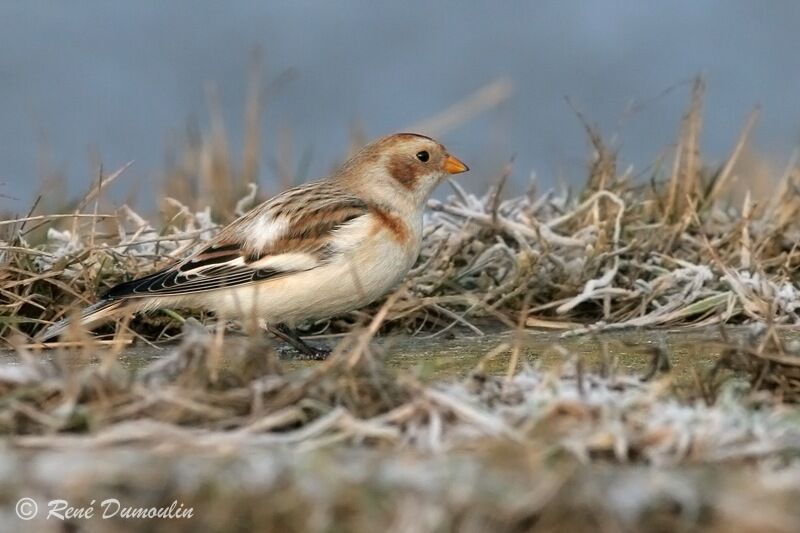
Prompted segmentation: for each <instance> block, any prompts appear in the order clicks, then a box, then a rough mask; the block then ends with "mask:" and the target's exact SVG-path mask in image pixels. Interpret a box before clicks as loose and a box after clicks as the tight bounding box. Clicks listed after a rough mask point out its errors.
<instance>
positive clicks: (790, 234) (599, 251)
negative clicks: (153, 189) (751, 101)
mask: <svg viewBox="0 0 800 533" xmlns="http://www.w3.org/2000/svg"><path fill="white" fill-rule="evenodd" d="M702 95H703V83H702V81H700V80H698V82H697V83H696V85H695V89H694V93H693V99H692V103H691V105H690V107H689V110H688V111H687V114H686V116H685V117H684V119H683V124H682V126H681V134H680V137H679V140H678V143H677V147H676V150H675V155H674V159H673V164H672V166H671V170H670V172H669V173H668V174H667V175H666V176H663V178H664V179H663V180H661V179H660V178H662V176H661V175H660V174H658V173H655V174H654V175H653V176H652V178H651V181H650V182H649V183H646V184H643V183H641V182H640V181H641V180H634V179H633V177H632V175H631V172H630V171H627V172H624V173H622V174H620V173H619V172H618V171H617V162H616V154H615V153H614V152H613V151H612V150H611V149H610V148H608V146H607V145H606V144H605V143H604V142H603V140H602V138H601V137H600V135H599V134H598V133H597V132H596V131H595V130H594V129H593V128H591V127H589V126H587V133H588V136H589V140H590V141H591V144H592V146H593V150H594V153H593V156H592V160H591V163H590V165H589V175H588V178H587V180H586V185H585V187H584V188H583V189H582V190H581V192H580V194H578V195H571V194H569V193H568V192H563V193H557V192H555V191H553V190H549V191H545V192H544V193H542V194H537V193H536V192H535V191H534V188H533V187H532V188H531V190H530V191H529V193H528V194H525V195H522V196H518V197H515V198H510V199H502V197H501V195H502V184H503V183H504V182H505V180H506V179H507V178H508V176H509V174H510V173H511V172H512V169H511V168H510V167H509V168H507V169H504V170H503V172H502V174H501V178H500V180H499V185H498V186H496V187H493V188H491V189H490V190H489V192H488V193H486V194H485V195H484V196H481V197H478V196H475V195H473V194H470V193H467V192H466V191H464V190H462V189H461V188H460V187H459V186H458V185H457V183H455V182H453V183H452V187H453V191H454V192H453V194H452V195H451V196H450V197H449V198H448V199H447V200H445V201H436V200H434V201H431V203H430V208H431V209H430V213H429V215H428V216H427V219H426V225H425V228H426V229H425V241H424V247H423V251H422V254H421V257H420V260H419V263H418V265H417V267H416V268H415V269H414V270H413V271H412V272H411V273H410V274H409V276H408V279H407V283H406V286H407V287H408V289H409V290H408V291H407V293H405V295H404V296H402V297H401V298H399V299H398V301H397V302H396V304H395V305H394V306H393V307H392V309H391V310H390V311H389V314H388V317H387V320H386V322H385V324H384V326H383V327H384V329H394V330H403V331H406V332H411V333H414V332H421V331H427V332H442V331H445V330H447V329H449V328H451V327H454V326H462V327H468V328H470V329H472V330H473V331H474V332H479V326H480V324H481V323H485V322H486V321H487V320H488V321H495V322H499V323H505V324H507V325H515V324H516V323H517V321H518V317H519V314H520V312H521V311H522V310H523V302H527V304H528V305H527V307H526V309H525V323H526V325H527V326H529V327H551V328H564V329H568V330H570V332H571V333H580V332H585V331H597V330H603V329H609V328H622V327H644V326H666V325H670V326H675V325H708V324H713V323H720V322H722V323H724V322H729V321H747V320H754V321H766V320H771V321H773V322H775V323H781V324H786V323H790V324H794V323H796V322H797V321H798V315H797V312H796V309H797V306H798V305H799V304H798V302H800V295H798V293H797V288H796V284H795V282H796V281H797V274H796V271H797V267H798V265H799V264H800V252H798V250H797V247H796V243H797V240H798V238H797V237H798V231H799V230H800V227H798V225H797V220H798V219H800V217H798V211H800V197H798V195H797V192H796V191H797V187H798V180H800V172H798V169H797V168H796V167H795V165H794V162H792V163H791V164H790V165H789V166H788V167H787V169H786V170H785V172H784V173H783V175H782V176H779V177H776V178H775V179H774V180H773V181H774V183H776V185H775V187H776V189H775V190H774V191H771V192H769V193H768V195H763V193H762V196H763V198H765V200H764V201H762V202H761V203H756V201H755V200H754V199H753V195H751V194H750V192H749V190H748V192H747V193H746V194H745V195H744V198H743V201H742V205H741V207H739V206H738V205H733V204H731V202H730V201H729V199H730V198H731V196H732V191H733V188H735V187H736V186H737V185H736V184H737V183H751V184H753V183H755V182H757V181H760V182H764V181H765V179H764V177H763V176H756V177H750V176H737V174H736V172H737V170H736V169H737V165H738V161H739V159H740V157H741V156H742V153H743V151H744V148H745V146H746V139H747V136H748V135H749V133H750V131H751V129H752V127H753V124H754V122H755V115H754V116H752V117H751V118H750V119H749V120H748V121H747V123H746V125H745V127H744V130H743V131H742V134H741V137H740V139H739V141H738V142H737V143H736V145H735V146H734V148H733V150H732V152H731V155H730V157H729V159H728V160H727V161H725V162H724V163H722V164H721V165H719V166H718V167H713V168H712V167H709V166H708V165H705V164H703V161H702V159H701V155H700V148H699V132H700V130H701V123H702V119H701V112H702ZM250 107H252V108H256V109H257V108H258V105H257V104H251V106H250ZM212 124H213V125H214V127H213V128H212V132H211V134H210V136H209V138H208V139H205V138H203V137H202V136H200V135H199V134H198V136H197V138H196V139H195V140H194V141H193V143H190V144H189V146H188V148H187V149H186V151H185V153H184V158H183V162H182V163H180V164H176V165H175V167H174V168H173V169H172V170H171V171H170V173H169V176H168V179H167V180H166V183H169V192H170V194H171V196H166V197H165V199H164V201H163V205H162V214H163V217H162V220H161V222H159V223H158V224H153V223H150V222H148V221H147V220H146V219H145V218H144V217H142V216H140V215H138V214H137V213H136V212H135V211H134V210H133V209H132V208H130V207H128V206H123V207H122V208H120V209H118V210H117V211H116V212H109V213H105V212H103V209H101V208H100V207H99V206H100V205H102V203H101V202H100V201H99V200H100V196H101V193H102V190H103V189H104V188H105V187H106V186H107V185H108V184H109V183H111V182H113V181H114V180H115V179H116V178H117V177H119V176H120V175H121V173H123V172H124V170H125V169H124V168H123V169H120V170H119V171H117V172H115V173H113V174H111V175H110V176H103V177H102V178H101V179H99V180H98V183H97V184H96V185H95V186H94V187H93V188H92V190H90V191H89V192H88V193H87V195H86V196H85V197H84V198H83V199H82V200H81V201H80V202H78V203H77V205H76V206H75V207H74V209H73V210H72V211H71V212H70V213H65V214H59V215H33V216H28V217H20V218H17V219H14V220H6V221H3V222H2V226H0V230H2V231H3V233H4V234H5V238H4V240H3V242H2V243H0V246H2V248H1V249H0V255H2V265H1V266H0V281H2V286H0V309H2V315H1V316H0V338H3V339H8V338H9V337H10V336H11V335H12V334H14V333H23V334H31V333H33V332H34V331H36V330H38V329H39V328H41V327H42V326H43V325H44V324H47V323H49V322H51V321H53V320H55V319H57V318H59V317H61V316H63V315H64V314H65V313H68V312H70V310H72V309H75V308H76V307H80V306H83V305H85V304H87V303H89V302H92V301H93V300H94V299H95V298H96V297H97V295H98V293H100V292H102V291H103V290H104V289H105V288H107V287H109V286H112V285H114V284H115V283H118V282H120V281H123V280H127V279H130V278H132V277H135V276H140V275H143V274H146V273H148V272H151V271H153V270H154V269H156V268H159V267H161V266H163V265H164V264H166V263H168V262H170V261H172V260H174V258H176V257H180V256H182V255H183V254H185V253H187V252H189V251H190V250H191V249H192V248H193V247H195V246H197V245H198V244H199V243H202V242H203V241H206V240H208V239H209V238H210V237H211V236H212V235H213V234H214V233H215V232H216V231H217V230H218V228H219V224H221V223H224V222H227V221H229V220H230V219H231V218H232V217H234V216H236V215H237V214H240V213H242V212H243V211H245V210H247V209H248V208H250V207H251V206H252V205H253V204H254V203H255V202H256V201H257V200H258V199H259V198H260V197H259V195H258V194H257V191H256V188H255V185H248V183H249V182H250V180H251V179H252V176H253V175H254V172H255V167H254V165H255V163H254V160H257V158H256V157H255V156H254V155H253V153H252V152H253V150H254V148H253V143H248V147H249V148H248V150H246V152H245V156H244V161H243V162H242V163H241V164H240V165H236V164H234V162H233V161H232V157H231V155H230V152H229V150H228V148H227V146H226V144H225V140H224V139H225V134H224V128H223V126H222V125H221V120H220V119H217V120H214V121H212ZM249 124H250V126H249V127H250V128H251V129H253V128H254V126H253V125H252V121H251V122H250V123H249ZM251 135H256V136H257V133H252V132H251ZM190 176H199V179H198V181H197V182H193V181H192V180H190V179H189V177H190ZM737 178H738V180H737ZM285 179H286V181H289V182H291V181H292V180H293V179H294V178H293V177H292V176H291V175H290V173H287V174H286V176H285ZM766 181H769V179H767V180H766ZM760 187H762V188H763V187H765V186H764V184H763V183H761V184H760ZM200 206H203V207H202V208H201V207H200ZM32 211H34V210H32ZM45 229H46V235H42V232H44V231H45ZM36 242H38V244H35V243H36ZM380 305H381V302H378V303H376V304H375V305H374V306H373V307H372V308H370V309H366V310H361V311H356V312H353V313H351V314H349V315H346V316H340V317H334V318H332V319H331V320H330V321H329V322H325V323H320V324H314V325H311V326H310V327H311V330H312V331H314V332H324V331H336V332H342V331H349V330H350V329H351V328H352V327H353V325H354V324H358V323H360V322H362V321H363V319H364V317H368V316H370V315H371V314H372V313H373V312H374V310H375V309H377V308H378V307H379V306H380ZM175 316H176V315H175V314H174V313H168V314H164V313H159V314H157V315H154V316H151V317H149V318H145V319H139V320H135V321H134V322H132V325H133V327H134V329H135V330H136V331H137V332H139V333H140V334H142V335H144V336H145V337H147V338H158V337H159V335H160V334H161V333H162V332H163V331H164V328H165V327H167V326H169V325H170V324H172V325H173V326H174V325H176V322H175V321H174V320H172V318H175ZM170 317H172V318H170ZM173 331H174V330H173Z"/></svg>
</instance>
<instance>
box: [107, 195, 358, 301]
mask: <svg viewBox="0 0 800 533" xmlns="http://www.w3.org/2000/svg"><path fill="white" fill-rule="evenodd" d="M369 212H370V210H369V207H368V205H367V204H366V203H365V202H364V201H362V200H360V199H358V198H356V197H354V196H352V195H349V194H346V193H344V192H342V191H341V190H339V189H336V188H331V187H330V186H325V185H322V184H321V183H317V184H313V185H311V186H305V187H299V188H296V189H291V190H289V191H286V192H285V193H283V194H281V195H279V196H276V197H275V198H273V199H272V200H269V201H268V202H266V203H264V204H262V205H261V206H259V207H257V208H256V209H254V210H253V211H251V212H250V213H248V214H246V215H244V216H243V217H241V218H240V219H238V220H236V221H235V222H233V223H231V224H230V225H229V226H228V227H226V228H225V229H223V230H222V231H221V232H220V233H219V235H217V237H216V238H215V239H214V240H213V241H212V242H211V243H209V245H208V246H206V247H205V248H203V249H201V250H200V251H198V252H197V253H195V254H193V255H191V256H190V257H189V258H187V259H185V260H184V261H181V262H180V263H177V264H175V265H173V266H171V267H168V268H165V269H164V270H161V271H159V272H156V273H155V274H151V275H149V276H146V277H144V278H139V279H136V280H133V281H128V282H125V283H121V284H119V285H117V286H115V287H113V288H111V289H110V290H109V291H108V292H106V293H105V294H104V295H103V298H104V299H107V300H116V299H120V298H137V297H147V296H173V295H174V296H179V295H185V294H190V293H196V292H204V291H210V290H215V289H222V288H226V287H235V286H241V285H247V284H250V283H256V282H259V281H264V280H268V279H274V278H278V277H283V276H287V275H290V274H292V273H296V272H301V271H307V270H312V269H315V268H318V267H320V266H322V265H324V264H327V263H328V262H330V261H331V260H332V259H334V258H335V257H336V256H337V255H338V254H341V253H343V249H342V246H340V242H339V241H341V239H337V237H339V235H340V231H341V230H342V229H344V228H345V227H346V226H348V225H352V224H354V223H356V219H360V218H361V217H365V216H368V215H369Z"/></svg>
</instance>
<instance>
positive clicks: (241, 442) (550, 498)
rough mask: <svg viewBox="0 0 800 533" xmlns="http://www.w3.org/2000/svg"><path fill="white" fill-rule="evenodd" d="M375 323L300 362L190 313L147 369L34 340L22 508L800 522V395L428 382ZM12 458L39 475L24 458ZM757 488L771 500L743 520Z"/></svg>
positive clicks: (0, 425) (0, 371) (768, 353)
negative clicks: (222, 336) (311, 362)
mask: <svg viewBox="0 0 800 533" xmlns="http://www.w3.org/2000/svg"><path fill="white" fill-rule="evenodd" d="M768 335H769V334H768V333H767V334H766V335H765V332H764V331H754V332H753V335H752V336H751V337H749V338H748V339H746V340H745V341H744V344H743V345H742V346H738V347H733V346H732V347H731V350H732V351H736V352H737V353H741V354H746V353H752V354H756V353H759V352H760V355H759V357H763V358H776V357H778V354H776V353H773V351H772V350H773V349H774V348H775V345H773V344H770V343H769V342H765V341H764V340H765V339H766V338H767V337H768ZM368 336H369V335H368V334H367V337H368ZM364 338H365V336H364V333H361V332H357V333H354V334H352V335H350V336H348V337H347V338H346V339H345V340H344V341H343V342H342V343H341V344H340V347H342V348H341V349H340V350H339V351H338V353H336V354H335V355H334V356H332V357H331V358H330V359H329V360H328V361H326V362H323V363H319V364H316V365H315V366H313V367H307V368H304V369H301V370H298V371H294V372H286V371H285V370H283V369H282V367H281V365H280V364H279V363H278V361H277V359H276V357H275V354H274V352H273V351H272V350H271V348H270V347H269V346H268V345H265V344H262V343H261V342H260V341H259V340H258V339H256V338H245V339H240V341H241V342H228V343H226V344H225V345H224V346H223V345H221V344H220V343H219V342H218V338H217V337H216V336H215V335H212V334H210V333H208V332H206V331H205V330H204V329H203V328H202V327H200V325H199V324H197V323H195V322H194V321H191V322H190V323H189V324H187V333H186V335H184V339H183V343H182V345H181V346H179V347H177V348H175V349H174V350H173V352H172V353H171V354H170V355H168V356H166V357H163V358H160V359H158V360H156V361H155V362H153V363H151V364H150V365H149V366H147V367H145V368H143V369H142V370H140V371H138V372H135V373H132V372H130V371H128V370H126V369H125V368H124V367H122V366H121V365H120V364H119V362H118V360H117V358H116V356H115V354H113V353H109V352H105V351H100V353H103V354H105V355H103V356H101V359H100V360H99V361H98V360H94V364H91V365H87V364H86V363H87V362H89V361H88V358H94V357H95V353H96V351H95V350H92V349H91V348H88V347H84V348H85V349H84V350H81V351H72V352H69V353H67V352H65V353H60V354H57V356H56V357H54V358H52V359H49V358H41V357H39V356H37V354H35V353H31V352H28V351H27V350H26V349H20V350H19V355H20V357H21V360H22V364H21V365H6V366H0V433H2V434H5V435H8V436H13V438H12V439H10V440H7V441H6V449H5V451H4V452H3V454H0V459H2V460H0V468H2V469H3V471H4V472H5V475H4V477H3V479H4V481H3V482H2V483H0V487H2V488H3V489H4V493H5V494H8V495H9V496H8V497H7V502H8V503H7V504H13V503H14V501H15V499H16V498H18V497H20V496H23V495H24V496H28V497H30V496H34V497H37V498H38V499H39V500H40V501H46V500H47V499H49V498H52V497H53V496H48V495H56V496H58V497H62V498H67V499H69V500H70V501H71V502H73V504H75V505H87V504H88V502H89V501H90V500H91V499H97V498H110V497H116V498H119V499H120V500H121V501H123V502H124V503H125V504H127V505H133V506H146V507H147V506H165V505H169V503H170V502H172V500H177V501H179V502H183V503H184V505H185V506H191V507H193V508H194V510H195V516H196V517H197V520H202V523H204V524H208V525H207V527H208V528H210V529H209V530H213V531H228V530H230V529H229V528H230V527H232V526H231V524H236V526H235V527H238V528H241V529H242V530H248V529H252V528H258V529H264V528H267V529H269V528H273V529H281V530H304V531H332V530H337V529H342V528H343V529H347V530H353V531H374V530H375V529H376V528H386V527H392V528H398V529H406V528H413V530H414V531H441V530H463V531H481V530H485V529H486V528H491V529H497V528H503V529H506V530H519V531H550V530H553V529H554V528H561V529H563V528H565V527H569V529H570V530H574V531H590V530H591V531H594V530H596V528H597V524H598V521H601V522H602V523H604V524H605V526H604V527H605V529H606V530H608V531H617V530H645V529H647V530H650V529H651V528H654V527H655V528H661V530H664V531H669V530H675V529H676V528H678V529H680V530H685V531H757V530H758V531H763V530H767V531H793V530H796V527H797V526H798V524H800V515H798V513H797V510H796V506H794V505H792V504H791V502H793V501H795V499H796V497H797V496H798V495H800V484H798V482H797V480H798V477H797V475H796V474H797V461H796V458H797V456H798V452H800V430H798V427H797V425H796V420H797V410H796V409H789V408H787V407H786V406H785V405H783V404H781V401H780V400H781V398H780V397H779V396H776V395H774V394H772V393H770V392H767V393H766V395H765V393H764V392H763V391H762V390H761V389H760V388H759V385H758V384H755V383H754V384H753V386H752V387H748V386H747V384H746V383H744V382H742V381H740V380H733V381H730V380H728V381H727V382H726V383H725V384H722V385H720V383H719V382H718V381H712V380H713V379H714V378H718V377H719V375H716V374H715V375H712V376H711V378H712V379H710V380H709V381H708V386H706V387H704V392H705V393H707V394H708V397H707V398H706V399H707V401H708V403H706V402H703V401H698V402H688V403H687V402H681V401H678V400H677V399H675V397H674V395H673V394H672V392H671V390H672V387H671V378H670V375H669V373H663V372H662V373H660V374H657V375H658V376H659V377H658V379H654V380H648V381H644V380H642V379H641V378H639V377H636V376H630V375H626V374H624V373H621V372H620V371H619V370H618V369H617V368H616V367H615V366H614V364H613V363H612V361H606V362H605V363H604V364H603V365H601V368H599V369H597V370H592V369H589V368H586V365H585V364H584V363H583V362H582V360H581V358H580V357H577V356H575V355H573V354H570V353H565V354H564V364H563V365H562V366H561V367H560V368H553V369H549V370H547V369H541V368H531V367H528V366H524V367H523V368H521V369H520V370H519V371H513V369H512V370H511V371H510V372H509V374H508V375H507V376H492V375H486V374H485V373H483V372H482V370H481V366H480V365H479V367H478V368H476V369H475V371H473V372H472V373H471V374H470V375H469V376H467V377H465V378H464V379H462V380H459V381H454V382H434V383H421V382H419V381H417V380H416V379H414V377H413V375H411V374H407V373H404V374H397V373H395V372H392V371H391V370H389V369H388V368H387V367H385V366H384V364H383V363H382V360H381V358H379V357H377V358H376V357H373V356H371V355H370V352H369V346H368V344H366V343H364V342H363V339H364ZM509 348H510V347H509V346H508V345H501V346H499V347H498V348H497V349H496V350H493V351H492V352H490V353H488V354H487V358H488V357H497V356H499V355H500V354H504V353H506V352H507V351H508V350H509ZM221 349H224V350H225V356H224V357H223V356H222V354H221V353H220V350H221ZM659 366H660V365H659ZM510 368H511V367H510ZM704 383H705V382H704ZM712 384H713V386H712ZM754 406H757V407H758V409H753V407H754ZM19 457H27V458H28V459H26V462H30V463H29V464H32V465H34V468H33V470H32V471H33V472H35V474H34V475H33V476H29V475H28V474H25V473H24V472H27V471H23V470H22V469H20V468H19V467H18V466H12V465H14V464H16V465H19V464H21V463H19V462H18V459H15V458H19ZM2 461H7V462H8V463H9V464H8V465H7V466H5V467H4V466H3V463H2ZM31 461H32V462H31ZM101 465H102V466H101ZM732 466H736V467H737V468H736V469H735V470H732V469H731V467H732ZM612 467H613V468H612ZM156 487H158V489H156ZM258 502H261V503H258ZM745 502H747V503H748V504H749V505H751V506H752V505H756V502H758V503H757V505H758V506H759V513H757V514H756V515H753V514H750V513H744V512H743V510H744V509H745V508H748V507H746V506H745V507H744V508H743V507H742V505H743V504H744V503H745ZM73 522H74V523H75V524H84V523H85V522H83V521H73ZM86 523H90V524H91V527H93V528H96V529H90V530H96V531H106V530H119V528H122V529H123V530H131V531H143V530H145V529H147V528H152V527H153V522H152V521H130V520H127V521H126V520H116V521H110V522H100V521H91V522H86ZM197 524H198V522H197V521H170V522H168V523H161V526H162V527H164V528H166V529H168V530H174V531H183V530H189V529H190V528H192V529H193V528H196V527H197ZM41 525H42V527H47V526H48V524H44V523H42V524H41ZM148 530H149V529H148Z"/></svg>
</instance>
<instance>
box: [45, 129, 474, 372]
mask: <svg viewBox="0 0 800 533" xmlns="http://www.w3.org/2000/svg"><path fill="white" fill-rule="evenodd" d="M468 170H469V167H467V165H465V164H464V163H463V162H461V161H460V160H459V159H458V158H456V157H455V156H453V155H451V154H450V153H449V152H448V151H447V149H446V148H445V147H444V145H442V144H441V143H440V142H438V141H436V140H434V139H432V138H431V137H427V136H425V135H420V134H417V133H396V134H393V135H388V136H385V137H382V138H379V139H377V140H375V141H374V142H372V143H370V144H368V145H366V146H365V147H363V148H362V149H360V150H359V151H357V152H356V153H355V154H354V155H353V156H352V157H351V158H349V159H348V160H347V161H346V162H345V163H344V164H343V165H342V166H341V167H340V168H339V169H338V170H336V171H335V172H333V173H332V174H331V175H330V176H328V177H325V178H322V179H320V180H317V181H313V182H310V183H306V184H303V185H299V186H297V187H294V188H291V189H288V190H286V191H284V192H282V193H280V194H278V195H277V196H274V197H272V198H271V199H269V200H267V201H265V202H264V203H262V204H260V205H258V206H256V207H254V208H253V209H252V210H250V211H249V212H247V213H245V214H244V215H243V216H241V217H239V218H238V219H236V220H234V221H233V222H231V223H230V224H229V225H228V226H226V227H225V228H223V229H222V230H220V232H219V233H218V234H217V235H216V236H215V237H213V238H212V239H211V240H210V241H209V242H208V243H206V244H205V245H203V246H201V247H200V248H199V249H198V250H197V251H196V252H194V253H192V254H190V255H188V257H186V258H184V259H182V260H179V261H177V262H175V263H173V264H171V265H169V266H167V267H165V268H163V269H161V270H159V271H157V272H155V273H153V274H150V275H147V276H144V277H141V278H138V279H133V280H131V281H126V282H123V283H120V284H118V285H116V286H113V287H111V288H110V289H108V290H107V291H106V292H105V293H104V294H102V295H101V297H100V299H99V301H98V302H97V303H95V304H94V305H91V306H89V307H87V308H85V309H84V310H83V311H82V312H81V314H80V316H79V318H77V320H78V321H79V323H80V324H81V325H82V326H84V327H91V326H96V325H99V323H101V322H105V321H108V320H111V319H112V318H114V317H115V316H118V315H119V314H121V313H123V312H124V313H138V312H142V311H150V310H154V309H161V308H176V307H180V308H200V309H205V310H210V311H214V312H215V313H216V314H217V315H218V316H221V317H230V318H239V319H243V320H244V319H248V318H249V319H252V318H256V319H257V320H258V323H259V325H260V326H261V327H263V328H264V329H266V330H268V331H269V332H271V333H272V334H273V335H275V336H276V337H278V338H279V339H281V340H283V341H285V342H287V343H288V344H289V345H291V346H293V347H294V348H295V349H296V350H297V351H298V352H299V353H300V354H301V356H302V357H306V358H310V359H324V358H325V357H326V356H327V355H328V354H329V353H330V350H329V349H327V348H324V347H314V346H311V345H309V344H308V343H306V342H305V341H304V340H303V339H301V338H300V336H299V335H298V334H297V332H296V331H295V328H296V327H297V325H298V324H300V323H302V322H304V321H309V320H321V319H325V318H329V317H332V316H336V315H339V314H342V313H346V312H349V311H352V310H355V309H359V308H361V307H364V306H365V305H367V304H369V303H371V302H373V301H375V300H377V299H378V298H380V297H381V296H383V295H384V294H386V293H387V292H389V291H390V290H391V289H392V288H393V287H395V286H396V285H397V284H398V283H400V281H402V279H403V278H404V277H405V276H406V274H407V273H408V272H409V270H410V269H411V268H412V267H413V265H414V263H415V262H416V260H417V258H418V256H419V252H420V249H421V246H422V226H423V213H424V211H425V206H426V204H427V200H428V198H429V197H430V196H431V194H432V193H433V191H434V189H436V187H437V186H438V185H439V184H440V183H442V182H443V181H444V180H445V179H447V178H448V177H450V176H452V175H454V174H460V173H462V172H466V171H468ZM70 323H71V318H65V319H62V320H61V321H59V322H57V323H55V324H53V325H51V326H49V327H48V328H46V329H45V330H44V331H43V332H42V333H41V334H39V335H38V336H37V337H38V340H39V341H41V342H44V341H47V340H49V339H52V338H54V337H57V336H59V335H60V334H62V333H63V332H64V331H65V330H66V329H67V328H68V326H69V324H70Z"/></svg>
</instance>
